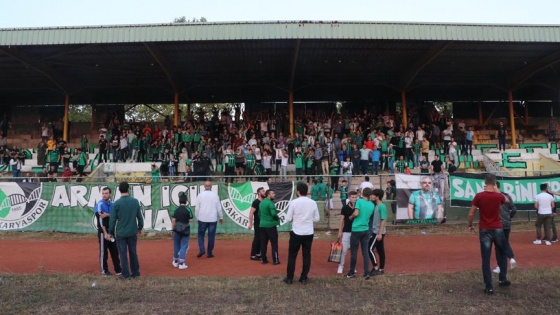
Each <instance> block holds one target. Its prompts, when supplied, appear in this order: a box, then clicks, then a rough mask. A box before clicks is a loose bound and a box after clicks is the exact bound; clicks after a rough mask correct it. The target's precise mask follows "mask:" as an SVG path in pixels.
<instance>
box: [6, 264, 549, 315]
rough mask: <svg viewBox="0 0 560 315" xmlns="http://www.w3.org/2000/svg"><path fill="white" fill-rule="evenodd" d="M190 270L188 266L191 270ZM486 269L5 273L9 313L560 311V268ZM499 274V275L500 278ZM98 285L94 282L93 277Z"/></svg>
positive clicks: (435, 312)
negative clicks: (329, 273) (491, 286)
mask: <svg viewBox="0 0 560 315" xmlns="http://www.w3.org/2000/svg"><path fill="white" fill-rule="evenodd" d="M185 275H188V271H187V272H185ZM481 278H482V276H481V274H480V272H474V271H467V272H460V273H453V274H431V275H385V276H380V277H375V278H373V279H371V280H369V281H366V280H363V279H360V278H356V279H343V278H342V277H322V278H313V279H311V280H310V282H309V283H308V284H307V285H301V284H299V283H297V282H295V283H294V284H292V285H286V284H284V283H282V282H281V280H280V279H279V278H275V277H274V278H273V277H251V278H244V279H228V278H202V277H198V278H189V277H185V278H151V277H147V278H141V279H137V280H131V281H118V280H116V278H115V277H112V278H100V277H94V276H85V275H84V276H72V275H33V276H21V275H3V276H2V277H1V280H0V290H2V295H3V296H2V299H0V309H2V313H3V314H23V313H25V314H37V313H41V314H54V313H56V314H86V313H89V314H91V313H106V312H110V313H111V314H166V313H175V314H176V313H179V314H186V313H190V314H226V313H227V314H247V313H253V314H329V313H332V314H454V315H456V314H492V313H500V314H529V313H532V314H547V313H549V314H554V313H556V312H557V310H558V307H560V303H559V302H558V300H557V298H556V297H557V296H558V295H559V294H560V288H559V287H558V285H557V283H558V282H559V281H560V268H552V269H532V270H514V271H513V272H511V273H510V278H511V280H512V282H513V285H512V286H511V287H510V288H498V287H497V285H496V288H495V291H496V292H495V294H494V295H493V296H485V295H484V294H483V285H482V279H481ZM495 280H496V281H497V279H495ZM93 283H95V286H94V287H92V284H93Z"/></svg>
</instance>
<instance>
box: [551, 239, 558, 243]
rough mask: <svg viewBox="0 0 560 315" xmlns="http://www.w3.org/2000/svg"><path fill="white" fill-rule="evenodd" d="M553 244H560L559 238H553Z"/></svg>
mask: <svg viewBox="0 0 560 315" xmlns="http://www.w3.org/2000/svg"><path fill="white" fill-rule="evenodd" d="M550 241H551V242H552V243H558V239H557V238H553V239H551V240H550Z"/></svg>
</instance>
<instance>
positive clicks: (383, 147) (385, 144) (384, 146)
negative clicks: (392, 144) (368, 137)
mask: <svg viewBox="0 0 560 315" xmlns="http://www.w3.org/2000/svg"><path fill="white" fill-rule="evenodd" d="M379 146H380V147H381V152H387V149H388V148H389V142H388V141H387V140H386V139H383V140H381V141H379Z"/></svg>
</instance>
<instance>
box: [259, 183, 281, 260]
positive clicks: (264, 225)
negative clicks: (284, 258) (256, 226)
mask: <svg viewBox="0 0 560 315" xmlns="http://www.w3.org/2000/svg"><path fill="white" fill-rule="evenodd" d="M274 197H275V194H274V191H273V190H272V189H269V190H267V191H266V192H265V198H264V199H263V200H262V201H261V203H260V204H259V217H260V219H261V222H260V231H261V256H262V263H263V264H268V258H267V256H266V251H267V246H268V241H270V246H271V247H272V264H273V265H278V264H280V259H279V258H278V229H277V228H276V226H277V225H279V224H280V218H279V217H278V211H277V210H276V205H275V204H274Z"/></svg>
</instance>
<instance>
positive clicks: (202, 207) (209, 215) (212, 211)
mask: <svg viewBox="0 0 560 315" xmlns="http://www.w3.org/2000/svg"><path fill="white" fill-rule="evenodd" d="M194 210H195V215H196V218H197V220H198V221H202V222H217V221H218V217H220V219H223V218H224V215H223V213H222V204H221V203H220V198H219V197H218V194H216V193H215V192H213V191H211V190H205V191H203V192H201V193H200V194H199V195H198V196H197V197H196V204H195V208H194Z"/></svg>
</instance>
